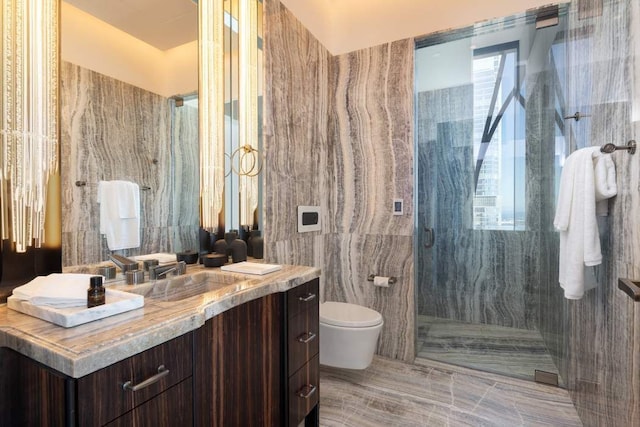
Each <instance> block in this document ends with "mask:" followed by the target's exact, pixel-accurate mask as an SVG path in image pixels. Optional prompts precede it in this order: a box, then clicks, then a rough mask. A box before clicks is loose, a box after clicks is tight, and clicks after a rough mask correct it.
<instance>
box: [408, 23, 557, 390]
mask: <svg viewBox="0 0 640 427" xmlns="http://www.w3.org/2000/svg"><path fill="white" fill-rule="evenodd" d="M562 20H563V15H562V13H559V23H558V24H557V25H553V26H550V27H546V28H538V29H536V22H535V16H534V17H531V16H525V15H523V16H516V17H509V18H505V19H502V20H499V21H495V22H491V23H488V24H483V25H481V26H476V27H474V28H473V29H467V30H464V31H460V32H452V33H450V34H444V35H443V34H439V35H437V36H435V37H432V38H427V39H425V40H421V41H419V42H418V43H417V47H416V55H415V57H416V73H415V75H416V82H415V88H416V94H415V96H416V102H415V105H416V129H417V131H416V154H417V174H416V176H417V186H416V188H417V198H418V204H417V206H418V211H417V224H416V248H417V249H416V286H417V289H416V291H417V300H418V303H417V310H418V313H417V323H418V333H417V356H418V357H421V358H428V359H434V360H439V361H443V362H446V363H453V364H459V365H463V366H467V367H471V368H476V369H481V370H485V371H490V372H497V373H501V374H505V375H510V376H514V377H520V378H533V376H534V372H535V370H542V371H550V372H554V373H557V369H556V364H555V363H554V360H553V356H552V353H553V352H550V351H549V350H548V345H547V343H546V341H545V338H544V337H543V335H542V334H541V329H542V326H543V324H542V323H543V322H544V321H543V318H544V317H545V314H544V313H541V310H544V306H545V305H546V303H545V304H542V301H541V298H543V297H542V295H543V294H544V289H543V288H544V287H545V286H547V281H548V280H549V279H551V280H553V279H552V278H550V277H549V276H550V275H551V276H553V274H555V275H556V283H557V268H555V269H554V265H553V261H552V260H549V259H548V257H546V256H545V255H546V254H548V253H554V252H555V251H556V249H554V248H555V247H557V240H556V236H555V233H554V232H553V229H552V227H550V225H551V223H552V221H550V220H549V217H550V215H551V216H552V214H553V209H554V205H555V187H556V183H555V181H556V175H557V173H558V168H559V164H558V162H557V161H556V154H557V151H558V149H557V148H556V146H558V147H562V148H561V149H560V151H562V149H563V148H564V139H563V137H562V129H561V128H559V127H558V126H557V124H556V116H557V114H556V103H557V102H561V100H560V101H558V100H557V99H556V98H557V96H558V94H560V93H562V90H561V87H560V85H561V80H560V75H559V72H560V74H561V72H562V71H561V70H560V69H559V68H558V65H557V63H556V61H555V60H554V58H553V56H554V49H555V50H556V52H555V54H556V55H557V54H559V53H558V46H560V47H561V46H562V44H563V39H562V37H563V32H562V31H561V30H562ZM539 26H540V25H539ZM554 46H555V48H554ZM562 62H563V61H562V58H560V63H561V64H562ZM560 154H562V153H560Z"/></svg>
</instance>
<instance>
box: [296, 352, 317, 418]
mask: <svg viewBox="0 0 640 427" xmlns="http://www.w3.org/2000/svg"><path fill="white" fill-rule="evenodd" d="M318 357H319V356H318V355H316V356H315V357H314V358H313V359H311V360H310V361H309V363H307V364H306V365H304V366H303V367H302V368H300V369H299V370H298V371H297V372H296V373H295V374H294V375H293V376H291V377H290V378H289V425H290V426H297V425H299V424H300V422H301V421H302V420H303V419H304V418H305V417H306V416H307V414H309V412H311V410H312V409H313V407H314V406H316V405H317V404H318V398H319V396H320V370H319V365H320V364H319V359H318Z"/></svg>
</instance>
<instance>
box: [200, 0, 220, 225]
mask: <svg viewBox="0 0 640 427" xmlns="http://www.w3.org/2000/svg"><path fill="white" fill-rule="evenodd" d="M198 9H199V19H198V22H199V24H198V25H199V33H200V43H199V49H200V55H199V58H200V67H199V70H200V72H199V80H200V81H199V87H200V89H199V97H200V106H199V109H198V111H199V123H200V127H199V131H200V136H199V139H200V223H201V224H200V225H201V226H202V228H205V229H208V230H215V229H217V228H218V225H219V214H220V211H221V210H222V196H223V191H224V3H223V2H221V1H217V0H200V1H199V2H198Z"/></svg>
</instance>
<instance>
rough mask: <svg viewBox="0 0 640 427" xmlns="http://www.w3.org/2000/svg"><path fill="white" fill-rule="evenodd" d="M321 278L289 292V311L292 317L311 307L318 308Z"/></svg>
mask: <svg viewBox="0 0 640 427" xmlns="http://www.w3.org/2000/svg"><path fill="white" fill-rule="evenodd" d="M319 284H320V279H313V280H311V281H309V282H307V283H304V284H302V285H300V286H298V287H296V288H293V289H291V290H289V291H288V292H287V312H288V317H289V318H292V317H293V316H295V315H296V314H298V313H300V312H301V311H304V310H307V309H309V308H310V307H315V309H316V310H317V309H318V299H319V297H320V295H318V292H319Z"/></svg>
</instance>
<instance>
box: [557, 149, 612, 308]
mask: <svg viewBox="0 0 640 427" xmlns="http://www.w3.org/2000/svg"><path fill="white" fill-rule="evenodd" d="M602 156H603V154H602V153H600V148H599V147H587V148H583V149H580V150H576V151H575V152H573V153H572V154H571V155H570V156H569V157H567V159H566V160H565V164H564V168H563V170H562V176H561V178H560V191H559V194H558V203H557V206H556V215H555V218H554V221H553V225H554V227H555V228H556V229H557V230H558V231H559V232H560V271H559V275H558V279H559V282H560V286H562V288H563V289H564V295H565V298H567V299H580V298H582V296H583V295H584V292H585V291H586V290H588V289H590V288H591V287H593V286H595V283H594V282H593V280H587V281H586V282H585V278H591V277H592V273H593V272H591V271H586V272H585V268H589V267H591V268H592V267H593V266H596V265H598V264H600V263H601V262H602V252H601V248H600V235H599V231H598V223H597V221H596V185H600V188H601V189H600V191H601V193H600V194H601V195H602V197H605V195H606V194H611V193H612V192H613V190H612V188H611V179H610V177H609V174H610V171H611V168H610V165H608V162H607V161H606V160H604V162H605V163H603V166H601V167H600V173H601V174H603V173H604V174H605V175H606V176H602V175H601V176H600V177H599V180H600V181H601V182H600V183H598V184H596V176H595V169H596V161H597V160H599V159H600V157H602ZM609 160H611V159H609ZM613 173H614V176H613V181H614V182H615V169H614V172H613ZM613 195H615V193H614V194H613ZM603 200H605V201H606V198H604V199H603ZM585 273H586V274H585Z"/></svg>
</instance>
